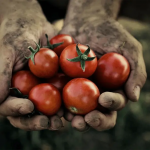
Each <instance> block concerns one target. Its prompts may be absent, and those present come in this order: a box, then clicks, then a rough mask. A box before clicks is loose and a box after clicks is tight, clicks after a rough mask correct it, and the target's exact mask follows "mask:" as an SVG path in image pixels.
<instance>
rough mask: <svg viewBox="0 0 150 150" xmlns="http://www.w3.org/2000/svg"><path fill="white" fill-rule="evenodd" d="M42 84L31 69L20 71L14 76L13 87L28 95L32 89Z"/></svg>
mask: <svg viewBox="0 0 150 150" xmlns="http://www.w3.org/2000/svg"><path fill="white" fill-rule="evenodd" d="M38 84H40V80H39V79H38V78H37V77H36V76H35V75H33V74H32V73H31V72H30V71H27V70H24V71H18V72H17V73H15V74H14V75H13V77H12V81H11V87H15V88H17V89H18V90H19V91H20V92H21V93H22V94H23V95H28V94H29V92H30V90H31V89H32V88H33V87H34V86H36V85H38Z"/></svg>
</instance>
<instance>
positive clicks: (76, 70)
mask: <svg viewBox="0 0 150 150" xmlns="http://www.w3.org/2000/svg"><path fill="white" fill-rule="evenodd" d="M78 47H79V49H80V50H81V52H82V53H84V52H85V51H86V50H87V48H88V47H87V46H85V45H82V44H78ZM77 56H78V54H77V51H76V44H72V45H69V46H67V47H66V48H65V49H64V50H63V51H62V53H61V55H60V66H61V69H62V71H63V72H64V73H65V74H66V75H67V76H70V77H72V78H88V77H90V76H91V75H92V74H93V73H94V72H95V70H96V68H97V57H95V56H96V55H95V53H94V51H93V50H92V49H91V50H90V53H89V54H88V57H95V59H94V60H92V61H86V62H85V72H83V70H82V68H81V63H80V62H70V61H68V60H67V59H72V58H75V57H77Z"/></svg>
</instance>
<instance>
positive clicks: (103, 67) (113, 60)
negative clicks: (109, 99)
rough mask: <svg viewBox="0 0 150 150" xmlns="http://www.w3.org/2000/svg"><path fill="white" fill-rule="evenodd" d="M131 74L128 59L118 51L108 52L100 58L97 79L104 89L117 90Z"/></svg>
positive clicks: (96, 73)
mask: <svg viewBox="0 0 150 150" xmlns="http://www.w3.org/2000/svg"><path fill="white" fill-rule="evenodd" d="M129 74H130V65H129V62H128V61H127V59H126V58H125V57H124V56H122V55H120V54H118V53H112V52H111V53H107V54H105V55H103V56H102V57H101V58H100V59H99V60H98V67H97V69H96V72H95V74H94V75H95V80H96V82H97V83H98V85H99V86H100V87H102V88H104V89H108V90H115V89H118V88H120V87H122V86H123V84H124V83H125V82H126V80H127V79H128V76H129Z"/></svg>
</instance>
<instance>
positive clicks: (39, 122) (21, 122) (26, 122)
mask: <svg viewBox="0 0 150 150" xmlns="http://www.w3.org/2000/svg"><path fill="white" fill-rule="evenodd" d="M7 119H8V120H9V121H10V123H11V124H12V125H13V126H14V127H16V128H19V129H22V130H26V131H36V130H44V129H48V127H49V119H48V118H47V117H46V116H42V115H37V116H33V117H31V118H28V117H10V116H9V117H7Z"/></svg>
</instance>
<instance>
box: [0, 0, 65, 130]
mask: <svg viewBox="0 0 150 150" xmlns="http://www.w3.org/2000/svg"><path fill="white" fill-rule="evenodd" d="M45 33H47V34H48V35H49V38H51V37H53V36H54V35H55V31H54V29H53V27H52V25H51V24H50V23H49V22H48V21H47V20H46V18H45V16H44V14H43V12H42V10H41V7H40V6H39V4H38V2H37V1H35V0H30V1H27V0H13V1H11V0H5V1H3V0H0V91H1V94H0V103H1V104H0V115H2V116H5V117H7V118H8V120H9V121H10V123H11V124H12V125H13V126H14V127H17V128H20V129H23V130H42V129H51V130H57V129H59V128H61V127H62V121H61V119H60V117H61V115H62V113H61V112H58V115H55V116H52V117H50V118H48V117H46V116H44V115H35V116H33V117H31V118H28V117H25V115H26V114H28V113H31V112H32V111H33V110H34V105H33V103H32V102H31V101H30V100H28V99H22V98H16V97H11V96H8V93H9V88H10V84H11V77H12V72H16V71H18V70H21V69H22V68H23V67H24V66H25V65H26V64H27V60H26V59H25V58H24V55H29V54H30V52H29V50H28V46H32V47H34V48H35V46H36V45H35V43H34V41H35V42H38V41H39V39H40V41H41V44H42V45H46V40H45Z"/></svg>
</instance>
